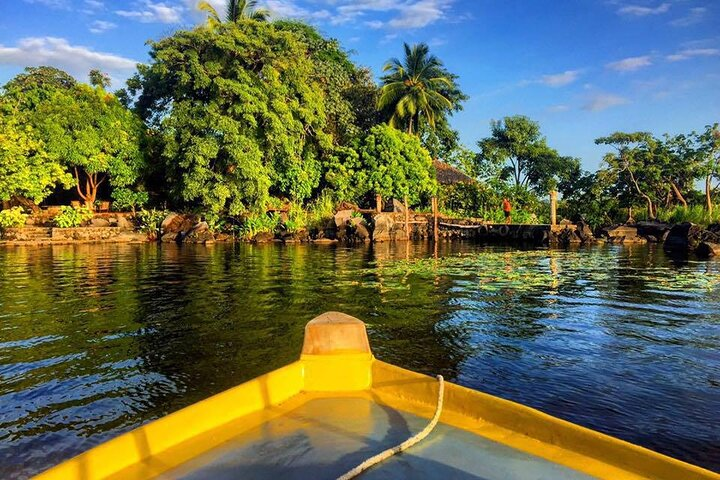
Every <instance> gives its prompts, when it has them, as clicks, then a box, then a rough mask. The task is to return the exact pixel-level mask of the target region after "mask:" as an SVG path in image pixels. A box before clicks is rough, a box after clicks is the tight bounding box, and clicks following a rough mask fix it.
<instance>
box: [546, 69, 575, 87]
mask: <svg viewBox="0 0 720 480" xmlns="http://www.w3.org/2000/svg"><path fill="white" fill-rule="evenodd" d="M579 76H580V70H567V71H565V72H563V73H557V74H555V75H543V76H542V79H540V83H543V84H545V85H547V86H548V87H564V86H565V85H570V84H571V83H573V82H574V81H575V80H577V79H578V77H579Z"/></svg>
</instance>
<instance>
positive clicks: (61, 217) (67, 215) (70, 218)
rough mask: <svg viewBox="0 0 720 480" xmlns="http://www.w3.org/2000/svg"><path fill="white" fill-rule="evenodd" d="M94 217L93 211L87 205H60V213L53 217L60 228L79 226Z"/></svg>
mask: <svg viewBox="0 0 720 480" xmlns="http://www.w3.org/2000/svg"><path fill="white" fill-rule="evenodd" d="M92 217H93V211H92V210H91V209H90V208H88V207H87V206H86V205H81V206H79V207H68V206H62V207H60V213H59V214H58V215H56V216H55V218H53V221H54V222H55V225H57V226H58V227H60V228H72V227H79V226H80V225H82V224H83V222H86V221H88V220H90V219H91V218H92Z"/></svg>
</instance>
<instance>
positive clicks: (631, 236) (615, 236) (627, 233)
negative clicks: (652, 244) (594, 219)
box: [601, 225, 647, 243]
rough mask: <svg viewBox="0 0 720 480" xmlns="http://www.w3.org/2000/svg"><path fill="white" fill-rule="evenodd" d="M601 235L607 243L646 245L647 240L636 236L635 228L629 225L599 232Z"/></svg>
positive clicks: (608, 228) (616, 226)
mask: <svg viewBox="0 0 720 480" xmlns="http://www.w3.org/2000/svg"><path fill="white" fill-rule="evenodd" d="M601 235H602V236H603V237H605V238H606V239H607V241H608V242H609V243H647V240H646V239H645V238H643V237H641V236H639V235H638V231H637V227H634V226H630V225H615V226H613V227H607V228H604V229H602V230H601Z"/></svg>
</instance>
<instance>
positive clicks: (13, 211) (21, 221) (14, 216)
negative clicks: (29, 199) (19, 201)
mask: <svg viewBox="0 0 720 480" xmlns="http://www.w3.org/2000/svg"><path fill="white" fill-rule="evenodd" d="M27 217H28V216H27V214H26V213H25V212H24V211H23V209H22V207H13V208H10V209H7V210H1V211H0V229H4V228H17V227H22V226H23V225H25V220H27Z"/></svg>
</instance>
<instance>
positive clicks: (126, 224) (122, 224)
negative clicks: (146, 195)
mask: <svg viewBox="0 0 720 480" xmlns="http://www.w3.org/2000/svg"><path fill="white" fill-rule="evenodd" d="M117 227H118V228H119V229H121V230H134V229H135V225H134V224H133V222H131V221H130V220H129V219H128V218H127V217H126V216H125V215H118V216H117Z"/></svg>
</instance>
